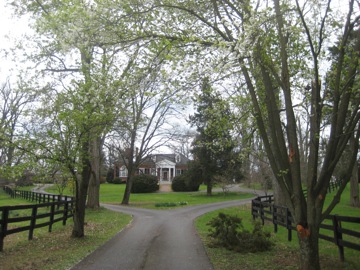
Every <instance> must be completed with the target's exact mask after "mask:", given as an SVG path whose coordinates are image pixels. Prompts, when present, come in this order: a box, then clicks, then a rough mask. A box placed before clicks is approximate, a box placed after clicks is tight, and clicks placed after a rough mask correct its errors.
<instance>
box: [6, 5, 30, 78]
mask: <svg viewBox="0 0 360 270" xmlns="http://www.w3.org/2000/svg"><path fill="white" fill-rule="evenodd" d="M6 2H8V1H6V0H0V83H2V82H3V81H4V80H5V78H6V77H8V76H9V75H10V73H11V72H10V69H11V68H13V67H14V64H13V63H12V61H11V59H9V58H6V57H5V50H8V49H9V48H11V47H12V46H13V44H14V43H15V40H16V39H18V38H20V37H21V35H23V34H24V33H26V32H28V31H29V28H28V22H27V20H26V19H24V18H23V19H19V18H17V17H13V10H12V9H11V8H9V7H6Z"/></svg>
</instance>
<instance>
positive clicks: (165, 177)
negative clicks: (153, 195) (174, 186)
mask: <svg viewBox="0 0 360 270" xmlns="http://www.w3.org/2000/svg"><path fill="white" fill-rule="evenodd" d="M163 181H169V173H168V172H167V171H165V172H163Z"/></svg>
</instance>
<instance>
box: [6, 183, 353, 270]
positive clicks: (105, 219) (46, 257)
mask: <svg viewBox="0 0 360 270" xmlns="http://www.w3.org/2000/svg"><path fill="white" fill-rule="evenodd" d="M124 188H125V185H114V184H103V185H101V191H100V194H101V195H100V198H101V202H103V203H112V204H119V203H120V202H121V200H122V196H123V193H124ZM6 196H7V195H6ZM251 196H252V195H247V194H236V193H230V194H227V195H224V194H223V193H222V192H220V193H216V194H215V195H214V196H213V197H208V196H206V194H205V193H204V192H186V193H160V192H158V193H152V194H132V195H131V199H130V202H131V205H132V206H134V207H147V208H156V207H155V203H159V202H168V203H170V202H184V201H187V202H188V204H189V205H194V204H202V203H211V202H217V201H223V200H233V199H239V198H245V197H251ZM330 196H333V195H332V194H330ZM330 196H329V197H328V199H329V198H330ZM1 198H2V197H1V192H0V202H1ZM17 201H18V200H17ZM219 212H225V213H231V214H237V215H238V216H240V217H241V218H242V219H243V223H244V225H245V227H246V228H248V229H251V226H252V217H251V215H250V205H244V206H240V207H233V208H228V209H223V210H218V211H215V212H211V213H208V214H205V215H203V216H201V217H199V218H198V219H197V220H196V227H197V229H198V232H199V235H200V236H201V237H202V239H203V241H204V243H205V246H206V243H207V239H206V235H207V233H208V229H209V228H208V226H207V225H206V224H207V222H208V221H209V220H210V219H211V218H212V217H215V216H216V215H217V214H218V213H219ZM334 213H338V214H340V215H349V216H359V209H355V208H352V207H350V206H349V190H348V189H346V190H345V192H344V194H343V196H342V200H341V204H340V205H338V206H337V207H336V208H335V210H334ZM118 215H119V214H118V213H113V212H110V211H107V210H105V209H101V210H100V211H88V212H87V216H86V219H87V226H86V235H87V236H86V237H85V239H80V240H79V239H77V240H75V239H70V238H69V235H70V233H71V223H70V224H69V225H70V226H68V225H67V226H65V227H63V226H61V225H60V224H59V225H57V226H58V227H56V229H55V230H54V231H53V232H52V233H51V234H49V233H47V232H46V229H44V230H43V231H44V232H40V231H39V232H38V231H36V233H35V241H27V240H26V236H20V235H21V234H18V235H16V236H15V235H14V237H15V238H13V239H12V240H11V239H10V236H9V237H7V238H8V239H6V241H9V242H10V243H7V244H5V249H6V250H5V253H3V254H0V260H1V263H2V264H3V261H4V263H5V262H7V261H8V262H9V265H10V264H11V263H12V262H18V265H19V266H18V268H17V269H30V268H31V269H40V268H41V269H47V268H46V265H49V263H51V264H50V265H53V266H54V267H52V269H65V268H67V267H68V266H69V265H72V264H74V263H75V262H76V260H79V259H80V258H82V257H84V256H85V255H86V254H88V253H89V252H90V251H91V250H94V249H95V248H96V247H97V246H99V245H101V243H103V242H104V241H106V240H105V239H109V238H111V236H112V235H114V234H115V233H116V232H117V231H119V230H121V228H122V227H124V226H125V225H126V224H127V223H128V222H129V220H130V217H129V216H126V215H121V214H120V216H118ZM113 220H118V221H116V222H115V223H114V224H113V222H112V221H113ZM115 224H116V228H115V229H114V227H113V225H115ZM108 226H109V228H110V229H107V228H108ZM344 226H345V225H344ZM355 226H358V225H357V224H356V225H353V226H352V227H351V228H355ZM355 229H356V228H355ZM40 230H41V229H40ZM265 230H267V231H270V232H273V225H272V224H271V223H267V224H266V226H265ZM356 230H357V231H360V228H358V227H357V229H356ZM292 233H293V241H292V242H288V241H287V230H286V229H285V228H283V227H279V231H278V233H277V234H274V233H272V239H273V241H274V242H275V244H276V248H274V249H273V250H272V251H270V252H264V253H254V254H238V253H234V252H232V251H228V250H225V249H221V248H209V247H207V246H206V249H207V253H208V255H209V257H210V259H211V261H212V263H213V264H214V267H215V269H216V270H223V269H233V270H237V269H250V270H251V269H281V270H282V269H298V265H299V256H298V243H297V240H296V239H297V236H296V233H295V232H292ZM99 238H100V239H99ZM14 239H15V240H14ZM44 241H46V245H45V244H44ZM48 242H52V245H50V246H47V245H48ZM42 246H44V247H45V249H46V250H54V256H52V255H50V254H49V252H46V251H44V250H41V247H42ZM64 247H66V248H64ZM68 247H71V248H68ZM33 252H36V253H37V254H38V255H37V256H36V260H34V262H32V263H31V265H29V262H28V260H26V258H29V257H31V256H34V255H33V254H34V253H33ZM51 253H53V252H51ZM19 254H21V256H20V255H19ZM320 255H321V262H322V269H325V270H330V269H346V270H355V269H360V260H359V255H360V253H359V251H355V250H351V249H348V248H345V260H346V262H345V263H341V262H340V260H339V256H338V250H337V247H336V246H335V245H334V244H333V243H330V242H326V241H323V240H320ZM20 257H21V258H20ZM64 258H68V259H64ZM62 261H63V262H62ZM32 265H33V266H32ZM65 266H66V267H65ZM0 269H1V268H0ZM4 269H7V268H4ZM12 269H15V268H12Z"/></svg>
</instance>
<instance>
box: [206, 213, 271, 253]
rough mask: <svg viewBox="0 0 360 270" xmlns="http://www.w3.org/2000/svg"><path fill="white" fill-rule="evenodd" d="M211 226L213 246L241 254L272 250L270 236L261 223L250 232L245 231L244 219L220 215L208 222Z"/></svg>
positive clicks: (255, 225) (210, 234)
mask: <svg viewBox="0 0 360 270" xmlns="http://www.w3.org/2000/svg"><path fill="white" fill-rule="evenodd" d="M208 225H210V226H211V229H209V230H210V233H209V234H208V236H209V237H210V239H211V244H210V245H211V246H214V247H218V246H221V247H225V248H226V249H229V250H234V251H237V252H240V253H247V252H252V253H253V252H259V251H267V250H270V249H271V247H272V246H273V243H272V242H271V240H270V234H269V233H266V232H264V231H263V229H262V226H261V224H260V223H254V229H253V231H252V232H249V231H247V230H245V229H244V227H243V225H242V219H241V218H239V217H237V216H234V215H226V214H224V213H219V215H218V216H217V217H215V218H213V219H211V220H210V221H209V222H208Z"/></svg>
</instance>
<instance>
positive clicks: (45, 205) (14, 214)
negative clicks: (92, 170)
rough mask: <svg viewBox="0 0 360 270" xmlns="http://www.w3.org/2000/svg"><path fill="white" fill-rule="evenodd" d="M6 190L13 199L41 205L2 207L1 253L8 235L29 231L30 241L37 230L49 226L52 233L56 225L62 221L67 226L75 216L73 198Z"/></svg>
mask: <svg viewBox="0 0 360 270" xmlns="http://www.w3.org/2000/svg"><path fill="white" fill-rule="evenodd" d="M4 190H5V191H6V192H7V193H8V194H10V195H11V196H12V197H18V196H19V197H21V198H24V199H27V200H32V201H35V202H40V203H37V204H31V205H15V206H1V207H0V217H1V219H0V251H3V248H4V238H5V237H6V236H7V235H10V234H14V233H19V232H23V231H29V234H28V239H29V240H31V239H32V238H33V234H34V230H35V229H37V228H41V227H46V226H48V227H49V232H51V230H52V225H53V224H54V223H56V222H60V221H62V224H63V225H66V221H67V220H68V219H69V218H71V217H72V216H73V205H74V200H73V198H72V197H69V196H59V195H52V194H41V193H36V192H31V191H26V192H22V191H19V190H12V189H11V188H9V187H6V188H4ZM31 193H35V194H31ZM40 194H41V195H40ZM43 195H46V196H43ZM19 211H20V212H21V215H19Z"/></svg>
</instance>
